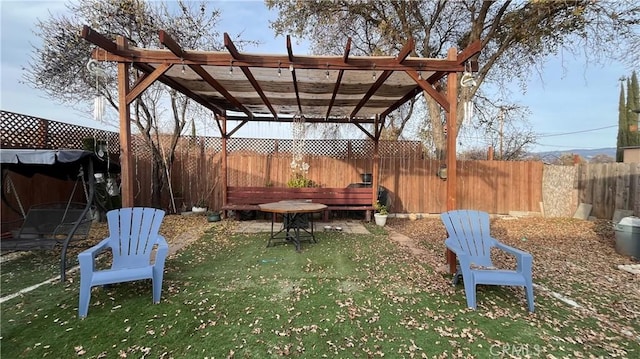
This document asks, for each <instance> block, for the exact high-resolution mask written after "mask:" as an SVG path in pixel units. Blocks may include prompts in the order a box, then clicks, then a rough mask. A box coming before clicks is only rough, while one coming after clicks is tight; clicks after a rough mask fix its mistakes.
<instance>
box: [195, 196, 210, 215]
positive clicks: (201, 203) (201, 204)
mask: <svg viewBox="0 0 640 359" xmlns="http://www.w3.org/2000/svg"><path fill="white" fill-rule="evenodd" d="M207 208H208V207H207V201H206V200H205V199H204V197H201V198H199V199H198V200H197V201H196V202H195V203H194V204H193V206H192V207H191V212H193V213H204V212H206V211H207Z"/></svg>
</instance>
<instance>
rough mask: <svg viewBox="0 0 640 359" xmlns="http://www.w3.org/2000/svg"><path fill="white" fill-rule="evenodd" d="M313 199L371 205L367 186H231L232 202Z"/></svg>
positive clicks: (329, 203)
mask: <svg viewBox="0 0 640 359" xmlns="http://www.w3.org/2000/svg"><path fill="white" fill-rule="evenodd" d="M297 199H300V200H311V201H312V202H318V203H322V204H326V205H363V206H369V205H371V190H368V189H367V188H286V187H282V188H279V187H229V189H228V200H229V203H231V204H262V203H268V202H277V201H281V200H297Z"/></svg>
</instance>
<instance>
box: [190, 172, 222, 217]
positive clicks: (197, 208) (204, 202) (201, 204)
mask: <svg viewBox="0 0 640 359" xmlns="http://www.w3.org/2000/svg"><path fill="white" fill-rule="evenodd" d="M218 180H219V179H218V178H216V180H215V182H214V183H213V184H212V185H209V186H204V187H205V191H204V192H202V193H201V194H200V196H199V197H198V199H197V200H196V202H195V203H194V204H193V207H191V212H194V213H205V212H207V209H208V208H209V199H210V198H211V194H212V193H213V190H215V188H216V186H217V185H218Z"/></svg>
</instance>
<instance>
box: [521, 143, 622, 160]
mask: <svg viewBox="0 0 640 359" xmlns="http://www.w3.org/2000/svg"><path fill="white" fill-rule="evenodd" d="M566 153H570V154H576V155H580V157H582V158H584V159H585V160H587V161H590V160H591V159H592V158H593V157H595V156H597V155H607V156H609V157H613V158H616V148H615V147H609V148H597V149H593V150H579V149H574V150H562V151H546V152H535V153H532V155H535V156H538V157H540V158H541V159H542V160H543V161H545V162H547V161H548V162H551V161H553V160H554V159H556V158H558V157H560V156H562V155H563V154H566Z"/></svg>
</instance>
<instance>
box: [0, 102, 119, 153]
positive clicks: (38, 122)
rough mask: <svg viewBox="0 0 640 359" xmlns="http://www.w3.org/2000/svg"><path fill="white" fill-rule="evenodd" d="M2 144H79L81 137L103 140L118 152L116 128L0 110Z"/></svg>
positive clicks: (56, 146)
mask: <svg viewBox="0 0 640 359" xmlns="http://www.w3.org/2000/svg"><path fill="white" fill-rule="evenodd" d="M0 122H1V123H2V126H0V137H1V146H2V147H3V148H43V149H58V148H82V147H83V146H82V145H83V144H82V141H83V139H85V138H95V139H98V140H106V141H107V145H108V147H109V153H115V154H117V153H119V147H120V141H119V138H118V133H117V132H112V131H104V130H99V129H95V128H89V127H83V126H77V125H72V124H68V123H63V122H56V121H50V120H46V119H43V118H39V117H33V116H27V115H22V114H18V113H14V112H9V111H0Z"/></svg>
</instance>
